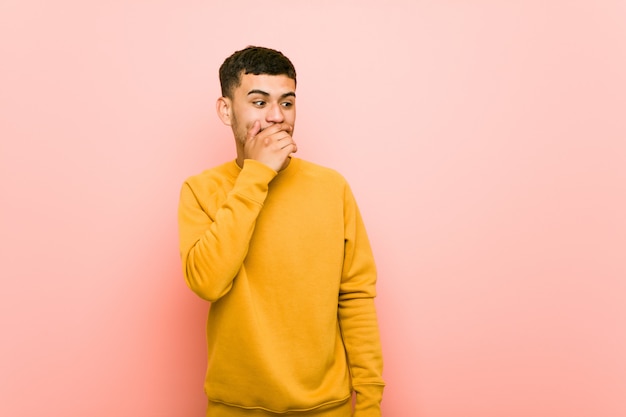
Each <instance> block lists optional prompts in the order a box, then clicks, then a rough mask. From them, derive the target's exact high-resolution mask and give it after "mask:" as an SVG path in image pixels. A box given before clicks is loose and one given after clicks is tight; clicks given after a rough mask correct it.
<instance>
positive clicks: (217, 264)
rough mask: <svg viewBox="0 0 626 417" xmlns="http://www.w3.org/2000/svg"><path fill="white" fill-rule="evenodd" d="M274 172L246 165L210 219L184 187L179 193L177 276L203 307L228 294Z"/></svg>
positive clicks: (250, 163) (251, 163)
mask: <svg viewBox="0 0 626 417" xmlns="http://www.w3.org/2000/svg"><path fill="white" fill-rule="evenodd" d="M275 176H276V172H275V171H274V170H272V169H270V168H269V167H267V166H265V165H263V164H262V163H259V162H257V161H254V160H246V161H245V162H244V166H243V168H242V170H241V172H240V173H239V175H238V177H237V179H236V181H235V184H234V186H233V189H232V190H231V191H230V192H229V193H228V195H227V196H226V199H225V200H224V202H223V203H222V204H221V206H220V207H218V209H217V210H216V212H215V214H214V216H213V217H211V216H210V215H209V214H208V213H206V211H205V210H204V209H203V208H202V205H201V204H200V202H199V201H198V197H197V194H200V193H196V190H194V187H196V188H197V187H198V186H199V185H198V184H194V185H193V186H192V185H191V184H190V182H189V181H186V182H185V183H184V184H183V186H182V189H181V193H180V203H179V208H178V229H179V240H180V255H181V260H182V264H183V274H184V276H185V281H186V282H187V285H188V286H189V288H191V290H192V291H194V292H195V293H196V294H198V295H199V296H200V297H202V298H204V299H206V300H208V301H216V300H218V299H219V298H220V297H222V296H224V294H226V293H228V291H230V289H231V288H232V285H233V279H234V278H235V276H236V275H237V273H238V271H239V270H240V268H241V266H242V264H243V261H244V259H245V257H246V254H247V253H248V246H249V242H250V238H251V237H252V233H253V231H254V227H255V224H256V219H257V217H258V215H259V213H260V211H261V209H262V207H263V203H264V201H265V198H266V196H267V192H268V185H269V183H270V181H271V180H272V179H273V178H274V177H275Z"/></svg>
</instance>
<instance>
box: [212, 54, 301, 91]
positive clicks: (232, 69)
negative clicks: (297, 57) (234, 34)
mask: <svg viewBox="0 0 626 417" xmlns="http://www.w3.org/2000/svg"><path fill="white" fill-rule="evenodd" d="M242 73H244V74H254V75H259V74H268V75H286V76H287V77H289V78H291V79H292V80H294V81H296V69H295V68H294V66H293V64H292V63H291V61H290V60H289V58H287V57H286V56H285V55H283V54H282V52H280V51H276V50H274V49H270V48H263V47H261V46H248V47H247V48H245V49H242V50H241V51H237V52H235V53H234V54H232V55H231V56H229V57H228V58H226V60H225V61H224V63H223V64H222V66H221V67H220V84H221V86H222V96H224V97H229V98H232V92H233V90H234V89H235V88H237V87H238V86H239V84H240V83H241V74H242Z"/></svg>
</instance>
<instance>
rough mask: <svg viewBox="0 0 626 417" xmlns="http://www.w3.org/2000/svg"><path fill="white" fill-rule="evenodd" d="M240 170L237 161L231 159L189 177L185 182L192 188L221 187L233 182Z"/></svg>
mask: <svg viewBox="0 0 626 417" xmlns="http://www.w3.org/2000/svg"><path fill="white" fill-rule="evenodd" d="M238 171H239V167H238V166H237V164H236V163H235V161H229V162H226V163H223V164H221V165H218V166H215V167H213V168H209V169H206V170H204V171H202V172H201V173H199V174H196V175H192V176H190V177H188V178H187V179H186V180H185V182H184V184H185V185H187V186H188V187H190V188H191V189H199V188H201V189H205V190H206V189H211V188H221V187H222V186H224V185H226V184H232V183H233V182H234V181H235V179H236V178H237V174H238Z"/></svg>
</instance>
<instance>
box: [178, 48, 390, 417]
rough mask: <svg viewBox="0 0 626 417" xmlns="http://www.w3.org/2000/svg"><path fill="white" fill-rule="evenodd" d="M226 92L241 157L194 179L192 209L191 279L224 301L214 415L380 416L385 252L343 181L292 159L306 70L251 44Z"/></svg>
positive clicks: (184, 242)
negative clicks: (381, 263) (377, 252)
mask: <svg viewBox="0 0 626 417" xmlns="http://www.w3.org/2000/svg"><path fill="white" fill-rule="evenodd" d="M220 82H221V86H222V97H220V98H218V99H217V114H218V116H219V118H220V119H221V120H222V122H223V123H224V124H226V125H228V126H230V127H231V128H232V131H233V134H234V137H235V147H236V150H237V158H236V160H234V161H230V162H227V163H225V164H223V165H220V166H218V167H215V168H213V169H209V170H207V171H205V172H203V173H201V174H199V175H196V176H193V177H191V178H189V179H188V180H187V181H186V182H185V183H184V184H183V187H182V191H181V197H180V207H179V229H180V253H181V258H182V262H183V271H184V276H185V280H186V282H187V285H188V286H189V287H190V288H191V289H192V290H193V291H194V292H195V293H196V294H198V295H199V296H200V297H202V298H204V299H206V300H208V301H210V302H211V307H210V313H209V318H208V323H207V344H208V369H207V375H206V382H205V391H206V394H207V397H208V400H209V401H208V407H207V416H210V417H233V416H258V417H264V416H274V417H276V416H287V415H288V416H303V417H304V416H307V417H331V416H332V417H348V416H351V415H354V416H356V417H374V416H380V402H381V399H382V392H383V387H384V382H383V380H382V377H381V374H382V354H381V349H380V341H379V335H378V325H377V320H376V311H375V307H374V296H375V295H376V293H375V291H376V290H375V285H376V270H375V266H374V261H373V257H372V252H371V249H370V244H369V242H368V238H367V235H366V232H365V228H364V226H363V222H362V220H361V216H360V214H359V210H358V208H357V205H356V203H355V200H354V197H353V195H352V193H351V191H350V188H349V186H348V184H347V183H346V181H345V180H344V179H343V177H341V176H340V175H339V174H338V173H336V172H335V171H333V170H330V169H327V168H322V167H320V166H318V165H314V164H312V163H309V162H306V161H304V160H301V159H297V158H294V157H292V154H293V153H294V152H296V151H297V146H296V143H295V142H294V140H293V129H294V123H295V119H296V71H295V69H294V67H293V65H292V63H291V62H290V61H289V59H288V58H287V57H285V56H284V55H283V54H282V53H280V52H278V51H275V50H272V49H267V48H261V47H248V48H245V49H243V50H241V51H237V52H235V53H234V54H233V55H232V56H230V57H229V58H227V59H226V60H225V61H224V63H223V64H222V66H221V67H220ZM353 391H354V392H356V402H355V403H354V410H353V402H352V401H351V396H352V392H353ZM353 412H354V414H352V413H353Z"/></svg>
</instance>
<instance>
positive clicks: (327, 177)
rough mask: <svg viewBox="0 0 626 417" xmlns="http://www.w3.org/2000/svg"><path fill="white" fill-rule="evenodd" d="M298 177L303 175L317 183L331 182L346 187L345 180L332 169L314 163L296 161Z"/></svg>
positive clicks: (301, 160)
mask: <svg viewBox="0 0 626 417" xmlns="http://www.w3.org/2000/svg"><path fill="white" fill-rule="evenodd" d="M297 161H298V165H299V175H305V176H307V177H310V178H312V179H315V180H317V181H324V182H332V183H336V184H338V185H347V182H346V179H345V178H344V176H343V175H341V173H339V172H338V171H337V170H335V169H333V168H328V167H325V166H322V165H318V164H316V163H314V162H310V161H305V160H304V159H298V160H297Z"/></svg>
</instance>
